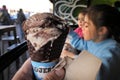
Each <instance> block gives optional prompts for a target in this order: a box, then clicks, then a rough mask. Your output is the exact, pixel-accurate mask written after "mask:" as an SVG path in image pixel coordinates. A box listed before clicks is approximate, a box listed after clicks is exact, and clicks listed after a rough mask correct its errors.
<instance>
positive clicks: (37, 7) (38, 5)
mask: <svg viewBox="0 0 120 80" xmlns="http://www.w3.org/2000/svg"><path fill="white" fill-rule="evenodd" d="M2 5H6V6H7V8H8V9H15V10H19V8H22V9H23V10H27V11H34V12H49V11H50V8H52V3H51V2H50V1H49V0H0V8H1V7H2Z"/></svg>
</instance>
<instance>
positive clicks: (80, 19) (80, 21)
mask: <svg viewBox="0 0 120 80" xmlns="http://www.w3.org/2000/svg"><path fill="white" fill-rule="evenodd" d="M86 12H87V11H86V10H85V9H83V10H81V12H80V13H79V15H78V28H76V29H75V30H74V32H76V33H77V34H78V35H79V36H80V37H83V34H82V26H83V25H84V17H85V14H86Z"/></svg>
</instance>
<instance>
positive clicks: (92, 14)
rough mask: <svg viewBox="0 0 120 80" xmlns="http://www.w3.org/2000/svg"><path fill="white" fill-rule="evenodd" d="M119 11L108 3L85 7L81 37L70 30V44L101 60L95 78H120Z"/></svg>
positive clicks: (98, 79)
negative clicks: (85, 12)
mask: <svg viewBox="0 0 120 80" xmlns="http://www.w3.org/2000/svg"><path fill="white" fill-rule="evenodd" d="M119 21H120V13H119V11H118V10H117V9H115V8H113V7H111V6H109V5H96V6H93V7H90V8H88V9H87V14H86V15H85V24H84V26H83V27H82V31H83V38H84V39H83V38H80V37H79V36H78V35H77V34H76V33H75V32H73V31H71V32H70V35H71V36H72V40H71V44H72V46H73V47H74V48H77V49H78V50H87V51H88V52H89V53H91V54H93V55H95V56H96V57H98V58H99V59H101V60H102V66H101V69H100V71H99V74H98V76H97V80H120V78H119V74H120V44H119V43H118V42H120V22H119Z"/></svg>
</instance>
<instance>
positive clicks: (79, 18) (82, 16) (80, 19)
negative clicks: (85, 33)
mask: <svg viewBox="0 0 120 80" xmlns="http://www.w3.org/2000/svg"><path fill="white" fill-rule="evenodd" d="M84 17H85V16H84V15H83V14H82V13H80V14H79V15H78V26H79V27H80V28H81V27H82V26H83V23H84Z"/></svg>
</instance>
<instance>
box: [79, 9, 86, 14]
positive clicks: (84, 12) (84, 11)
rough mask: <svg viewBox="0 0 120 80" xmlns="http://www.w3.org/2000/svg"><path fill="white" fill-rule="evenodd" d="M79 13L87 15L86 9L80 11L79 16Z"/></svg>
mask: <svg viewBox="0 0 120 80" xmlns="http://www.w3.org/2000/svg"><path fill="white" fill-rule="evenodd" d="M81 13H82V14H83V15H85V14H86V13H87V10H86V8H84V9H82V10H81V11H80V13H79V14H81Z"/></svg>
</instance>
